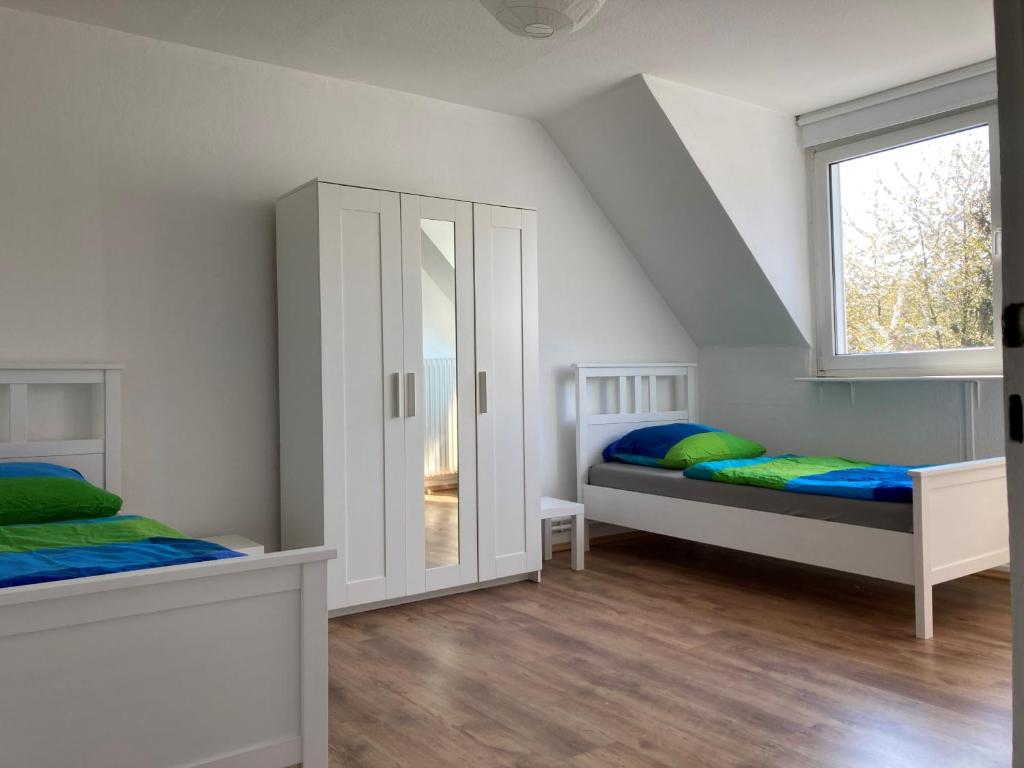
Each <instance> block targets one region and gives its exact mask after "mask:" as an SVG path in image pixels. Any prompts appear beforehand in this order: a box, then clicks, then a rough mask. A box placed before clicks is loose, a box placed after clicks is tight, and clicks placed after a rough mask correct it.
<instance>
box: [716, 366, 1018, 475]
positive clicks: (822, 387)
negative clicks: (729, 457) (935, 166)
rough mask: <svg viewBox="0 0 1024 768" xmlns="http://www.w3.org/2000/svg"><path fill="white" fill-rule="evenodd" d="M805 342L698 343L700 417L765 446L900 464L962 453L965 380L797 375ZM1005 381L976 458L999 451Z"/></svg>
mask: <svg viewBox="0 0 1024 768" xmlns="http://www.w3.org/2000/svg"><path fill="white" fill-rule="evenodd" d="M811 355H812V353H811V351H810V350H808V349H804V348H802V347H751V348H745V349H735V348H723V347H701V350H700V354H699V356H698V375H699V377H700V379H699V381H700V406H701V413H700V417H701V421H704V422H706V423H708V424H714V425H716V426H719V427H722V428H724V429H727V430H729V431H732V432H736V433H737V434H740V435H743V436H745V437H750V438H751V439H754V440H757V441H759V442H761V443H764V444H765V446H766V447H767V448H768V451H769V453H786V452H788V453H804V454H811V455H814V454H826V455H840V456H846V457H849V458H856V459H864V460H867V461H877V462H883V463H885V462H888V463H895V464H938V463H946V462H954V461H961V460H962V459H963V458H965V456H963V455H962V453H961V451H962V450H963V447H964V445H965V444H966V443H965V434H966V432H965V429H964V427H965V419H964V388H963V385H962V384H960V383H950V382H904V381H901V382H865V383H858V384H855V385H854V387H853V398H852V401H851V397H850V387H849V385H847V384H842V383H838V382H837V383H828V384H817V383H805V382H796V381H793V379H794V378H795V377H797V376H808V375H810V370H811V363H810V360H811ZM1002 417H1003V412H1002V387H1001V386H1000V385H999V384H998V383H994V382H986V383H983V384H982V388H981V406H980V408H979V409H978V410H977V416H976V422H975V450H976V456H977V458H979V459H980V458H985V457H989V456H1001V455H1003V428H1002Z"/></svg>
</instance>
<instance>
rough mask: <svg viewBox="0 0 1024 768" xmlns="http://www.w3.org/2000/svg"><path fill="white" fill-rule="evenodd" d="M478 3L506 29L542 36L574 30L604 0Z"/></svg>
mask: <svg viewBox="0 0 1024 768" xmlns="http://www.w3.org/2000/svg"><path fill="white" fill-rule="evenodd" d="M482 4H483V5H484V7H486V8H487V10H489V11H490V12H491V13H493V14H494V16H495V17H496V18H497V19H498V21H500V22H501V23H502V25H503V26H504V27H505V29H507V30H508V31H509V32H514V33H515V34H517V35H522V36H523V37H533V38H545V37H551V36H552V35H556V34H558V33H560V32H575V31H576V30H577V29H579V28H580V27H582V26H583V25H584V24H586V23H587V22H588V21H590V20H591V19H592V18H594V16H595V15H596V14H597V12H598V11H600V10H601V6H602V5H604V0H500V2H499V3H498V4H497V7H495V3H494V2H493V0H491V2H488V0H483V2H482Z"/></svg>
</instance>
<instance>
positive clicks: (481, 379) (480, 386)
mask: <svg viewBox="0 0 1024 768" xmlns="http://www.w3.org/2000/svg"><path fill="white" fill-rule="evenodd" d="M476 379H477V397H478V398H479V399H480V413H487V371H479V372H478V373H477V375H476Z"/></svg>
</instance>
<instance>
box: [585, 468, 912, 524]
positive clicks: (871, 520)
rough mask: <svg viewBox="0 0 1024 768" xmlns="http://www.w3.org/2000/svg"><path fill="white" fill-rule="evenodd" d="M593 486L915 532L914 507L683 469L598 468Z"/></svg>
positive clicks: (592, 480) (592, 471)
mask: <svg viewBox="0 0 1024 768" xmlns="http://www.w3.org/2000/svg"><path fill="white" fill-rule="evenodd" d="M590 484H591V485H599V486H601V487H603V488H618V489H619V490H623V491H637V492H639V493H650V494H653V495H655V496H671V497H673V498H676V499H689V500H690V501H704V502H707V503H709V504H722V505H724V506H727V507H743V508H744V509H757V510H761V511H762V512H774V513H776V514H780V515H794V516H795V517H809V518H812V519H814V520H828V521H830V522H835V523H846V524H848V525H862V526H864V527H865V528H880V529H881V530H883V531H900V532H902V533H912V532H913V530H914V505H913V504H900V503H895V502H891V501H863V500H861V499H844V498H840V497H838V496H816V495H812V494H807V493H792V492H790V491H776V490H773V489H771V488H758V487H756V486H752V485H730V484H729V483H716V482H712V481H710V480H691V479H689V478H687V477H684V476H683V473H682V472H681V471H680V470H678V469H659V468H658V467H642V466H639V465H637V464H621V463H618V462H609V463H606V464H595V465H594V466H593V467H591V468H590Z"/></svg>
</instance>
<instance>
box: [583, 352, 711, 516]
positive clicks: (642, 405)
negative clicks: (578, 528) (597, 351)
mask: <svg viewBox="0 0 1024 768" xmlns="http://www.w3.org/2000/svg"><path fill="white" fill-rule="evenodd" d="M574 367H575V369H576V498H577V500H578V501H583V486H584V485H585V484H586V482H587V474H588V472H589V470H590V467H591V466H593V465H594V464H595V463H597V462H599V461H600V460H601V452H602V451H603V450H604V448H605V446H606V445H608V443H610V442H611V441H612V440H615V439H616V438H619V437H622V436H623V435H624V434H626V433H627V432H629V431H631V430H634V429H638V428H639V427H643V426H655V425H658V424H668V423H670V422H674V421H697V366H696V365H695V364H693V363H577V364H576V365H575V366H574Z"/></svg>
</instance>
